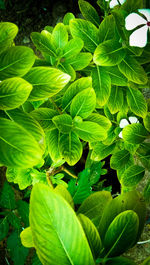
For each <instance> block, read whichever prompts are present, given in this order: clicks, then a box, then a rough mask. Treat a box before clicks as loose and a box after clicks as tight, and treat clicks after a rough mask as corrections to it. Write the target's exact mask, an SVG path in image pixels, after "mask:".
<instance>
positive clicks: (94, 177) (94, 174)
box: [85, 152, 103, 186]
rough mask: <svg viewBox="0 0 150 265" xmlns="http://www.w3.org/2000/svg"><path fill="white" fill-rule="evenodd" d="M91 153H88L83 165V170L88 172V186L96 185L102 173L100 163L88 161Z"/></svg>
mask: <svg viewBox="0 0 150 265" xmlns="http://www.w3.org/2000/svg"><path fill="white" fill-rule="evenodd" d="M90 156H91V152H89V153H88V156H87V159H86V164H85V169H86V168H88V169H89V170H90V179H89V180H90V185H91V186H92V185H94V184H96V183H97V182H98V181H99V179H100V177H101V173H102V171H103V170H102V163H101V162H97V161H93V160H91V159H90Z"/></svg>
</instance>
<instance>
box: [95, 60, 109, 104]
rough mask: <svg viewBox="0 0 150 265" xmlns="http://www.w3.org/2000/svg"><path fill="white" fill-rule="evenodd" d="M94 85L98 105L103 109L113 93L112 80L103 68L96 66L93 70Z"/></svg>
mask: <svg viewBox="0 0 150 265" xmlns="http://www.w3.org/2000/svg"><path fill="white" fill-rule="evenodd" d="M92 84H93V88H94V90H95V93H96V101H97V104H98V105H99V106H100V107H102V106H104V105H105V104H106V102H107V101H108V98H109V96H110V92H111V79H110V76H109V74H108V73H107V72H106V71H105V70H104V69H103V67H101V66H98V65H96V67H94V69H93V70H92Z"/></svg>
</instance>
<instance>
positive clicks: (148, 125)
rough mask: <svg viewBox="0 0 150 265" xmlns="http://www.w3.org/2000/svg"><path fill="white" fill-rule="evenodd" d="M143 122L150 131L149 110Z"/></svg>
mask: <svg viewBox="0 0 150 265" xmlns="http://www.w3.org/2000/svg"><path fill="white" fill-rule="evenodd" d="M143 122H144V126H145V128H146V130H148V131H149V132H150V112H148V113H147V115H146V116H145V117H144V119H143Z"/></svg>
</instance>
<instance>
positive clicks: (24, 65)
mask: <svg viewBox="0 0 150 265" xmlns="http://www.w3.org/2000/svg"><path fill="white" fill-rule="evenodd" d="M34 61H35V55H34V53H33V50H32V49H30V48H28V47H23V46H16V47H15V46H13V47H11V48H9V49H7V50H6V51H4V52H3V53H2V54H1V56H0V77H1V80H4V79H6V78H9V77H15V76H23V75H25V74H26V73H27V72H28V71H29V70H30V68H31V67H32V65H33V64H34Z"/></svg>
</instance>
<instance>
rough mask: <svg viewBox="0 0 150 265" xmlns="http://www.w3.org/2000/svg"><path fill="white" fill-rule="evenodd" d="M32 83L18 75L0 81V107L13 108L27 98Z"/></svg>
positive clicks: (4, 108) (3, 108)
mask: <svg viewBox="0 0 150 265" xmlns="http://www.w3.org/2000/svg"><path fill="white" fill-rule="evenodd" d="M31 90H32V85H31V84H29V83H28V82H27V81H25V80H23V79H22V78H19V77H13V78H8V79H6V80H4V81H2V82H1V83H0V109H2V110H9V109H15V108H17V107H19V106H20V105H22V104H23V103H24V102H25V101H26V100H27V98H28V96H29V94H30V92H31Z"/></svg>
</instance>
